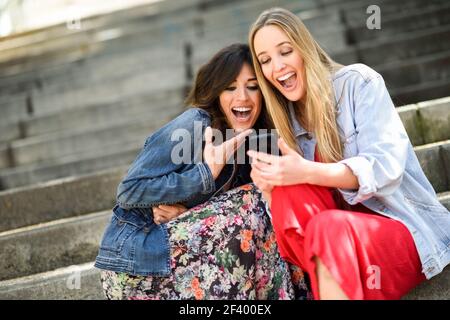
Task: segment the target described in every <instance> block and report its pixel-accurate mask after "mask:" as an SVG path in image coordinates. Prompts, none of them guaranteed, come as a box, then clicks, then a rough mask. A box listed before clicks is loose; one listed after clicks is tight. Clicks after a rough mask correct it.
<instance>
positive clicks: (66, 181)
mask: <svg viewBox="0 0 450 320" xmlns="http://www.w3.org/2000/svg"><path fill="white" fill-rule="evenodd" d="M126 171H127V167H126V166H124V167H116V168H113V169H108V170H103V171H99V172H96V173H94V174H89V175H83V176H77V177H69V178H62V179H56V180H52V181H49V182H43V183H39V184H36V185H33V186H26V187H22V188H15V189H10V190H7V191H2V192H0V232H2V231H7V230H12V229H16V228H21V227H25V226H30V225H34V224H38V223H44V222H49V221H52V220H57V219H62V218H69V217H73V216H79V215H83V214H86V213H90V212H97V211H101V210H106V209H109V208H112V207H113V206H114V204H115V201H116V199H115V195H116V190H117V186H118V185H119V183H120V181H121V179H122V178H123V177H124V176H125V174H126Z"/></svg>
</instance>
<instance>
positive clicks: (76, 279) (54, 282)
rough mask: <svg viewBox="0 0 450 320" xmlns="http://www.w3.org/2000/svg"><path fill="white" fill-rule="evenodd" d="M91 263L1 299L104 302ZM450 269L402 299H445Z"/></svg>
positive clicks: (19, 284)
mask: <svg viewBox="0 0 450 320" xmlns="http://www.w3.org/2000/svg"><path fill="white" fill-rule="evenodd" d="M93 265H94V263H93V262H90V263H85V264H82V265H74V266H70V267H66V268H60V269H57V270H55V271H50V272H46V273H41V274H35V275H31V276H28V277H22V278H18V279H13V280H6V281H2V282H0V299H4V300H28V299H33V300H47V299H51V300H53V299H57V300H66V299H67V300H104V299H105V296H104V293H103V289H102V286H101V282H100V270H99V269H96V268H94V266H93ZM449 283H450V268H449V267H447V268H446V269H444V271H443V272H442V273H441V274H439V275H437V276H436V277H435V278H433V279H431V280H429V281H426V282H424V283H422V284H421V285H419V286H418V287H416V288H414V289H413V290H412V291H411V292H410V293H408V294H407V295H406V296H405V297H403V298H402V300H447V299H448V297H449V296H450V286H449V285H448V284H449Z"/></svg>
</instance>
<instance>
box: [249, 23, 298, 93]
mask: <svg viewBox="0 0 450 320" xmlns="http://www.w3.org/2000/svg"><path fill="white" fill-rule="evenodd" d="M253 41H254V47H255V52H256V56H257V59H258V62H259V64H260V66H261V69H262V72H263V74H264V77H265V78H266V79H267V80H268V81H269V82H270V83H271V84H272V85H273V86H274V87H275V88H276V89H278V91H280V92H281V94H283V96H285V97H286V98H287V99H288V100H290V101H299V100H303V99H304V97H305V81H304V74H305V72H304V71H305V70H304V66H303V59H302V57H301V56H300V54H299V52H298V50H296V49H295V48H294V46H293V44H292V43H291V41H290V40H289V38H288V36H287V35H286V33H285V32H284V31H283V30H282V29H281V28H279V27H278V26H274V25H268V26H264V27H262V28H261V29H259V30H258V31H257V32H256V34H255V37H254V40H253Z"/></svg>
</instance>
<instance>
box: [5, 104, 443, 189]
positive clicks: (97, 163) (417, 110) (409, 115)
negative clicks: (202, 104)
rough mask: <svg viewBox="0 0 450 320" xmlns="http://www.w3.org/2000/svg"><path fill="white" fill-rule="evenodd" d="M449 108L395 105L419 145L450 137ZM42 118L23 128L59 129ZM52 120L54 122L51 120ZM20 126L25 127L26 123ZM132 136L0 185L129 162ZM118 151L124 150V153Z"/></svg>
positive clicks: (18, 173)
mask: <svg viewBox="0 0 450 320" xmlns="http://www.w3.org/2000/svg"><path fill="white" fill-rule="evenodd" d="M449 109H450V108H449V105H448V98H443V99H438V100H433V101H427V102H421V103H419V104H418V105H410V106H406V107H400V108H398V112H399V114H400V117H401V118H402V121H403V123H404V125H405V127H406V130H407V132H408V135H409V137H410V139H411V141H412V143H413V145H415V146H418V145H422V144H426V143H432V142H436V141H441V140H446V139H449V138H450V137H449V132H450V130H447V128H448V126H449V123H450V120H449V119H448V118H449V117H448V113H449ZM81 110H82V109H80V112H81ZM77 114H78V115H80V114H81V113H78V112H74V113H73V114H71V113H68V114H66V115H70V116H68V117H66V118H64V119H66V120H62V121H63V122H62V128H64V127H66V126H67V130H68V129H70V127H71V126H72V125H71V124H70V123H71V122H70V121H71V119H75V123H76V122H80V126H81V127H83V123H82V122H81V119H82V117H83V116H75V115H77ZM63 115H64V113H63ZM435 115H438V116H435ZM52 117H57V115H54V116H51V117H49V118H50V119H56V118H52ZM38 119H41V118H38ZM42 119H43V122H42V124H41V125H38V124H33V123H32V124H31V125H30V127H29V129H25V130H24V131H26V130H30V132H34V133H39V130H41V129H39V128H45V126H46V125H47V126H48V127H49V128H50V129H52V130H53V129H55V130H56V129H58V128H59V127H58V125H52V124H47V121H46V120H48V118H47V117H44V118H42ZM44 119H45V120H44ZM38 123H39V122H38ZM51 123H55V122H53V121H51ZM161 123H162V122H161ZM419 124H420V125H419ZM23 127H24V128H27V127H26V126H23ZM433 128H436V130H433ZM33 130H34V131H33ZM42 130H43V129H42ZM83 131H85V129H83ZM40 133H42V132H40ZM55 135H56V137H60V135H59V134H58V133H55ZM135 138H136V140H135V143H133V144H128V148H127V149H126V150H124V147H123V146H120V145H118V146H117V148H115V147H114V146H112V147H111V148H105V146H103V148H100V150H98V151H99V152H98V153H97V152H95V153H90V152H87V153H85V155H83V154H74V155H68V156H65V157H62V158H58V159H53V160H52V159H48V160H46V163H42V164H34V165H20V166H17V167H15V168H8V169H2V170H0V188H3V189H7V188H12V187H18V186H22V185H27V184H32V183H37V182H40V181H46V180H50V179H55V178H60V177H64V176H69V175H74V174H75V175H76V174H85V173H90V172H93V171H95V170H98V169H104V168H108V167H112V166H116V165H125V164H128V163H130V162H131V161H132V159H133V158H134V156H135V154H137V152H138V151H139V149H140V147H141V146H142V144H143V139H144V138H143V137H142V138H140V139H139V137H137V136H136V137H135ZM25 140H27V139H25ZM27 141H28V140H27ZM32 141H33V140H32ZM41 141H42V140H41ZM43 141H45V140H43ZM55 143H56V142H55ZM3 150H4V152H3V153H2V152H0V160H2V159H3V161H0V164H2V163H3V165H4V166H7V165H11V164H10V162H9V150H8V148H7V146H6V147H4V149H3ZM0 151H1V148H0ZM95 151H97V150H95ZM121 151H123V153H122V152H121ZM96 157H98V159H96Z"/></svg>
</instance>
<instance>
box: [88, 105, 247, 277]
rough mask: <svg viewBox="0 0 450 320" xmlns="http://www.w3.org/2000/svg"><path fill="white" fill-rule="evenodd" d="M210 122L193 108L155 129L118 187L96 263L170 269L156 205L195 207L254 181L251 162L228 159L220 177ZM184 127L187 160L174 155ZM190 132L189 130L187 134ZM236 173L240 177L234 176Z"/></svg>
mask: <svg viewBox="0 0 450 320" xmlns="http://www.w3.org/2000/svg"><path fill="white" fill-rule="evenodd" d="M210 124H211V119H210V115H209V114H208V113H207V112H206V111H204V110H202V109H198V108H190V109H188V110H187V111H185V112H184V113H183V114H181V115H180V116H178V117H177V118H175V119H173V120H172V121H170V122H169V123H168V124H166V125H165V126H164V127H162V128H161V129H159V130H158V131H156V132H155V133H153V134H152V135H150V136H149V137H148V138H147V139H146V141H145V144H144V147H143V149H142V151H141V152H140V153H139V155H138V156H137V158H136V160H135V161H134V162H133V163H132V165H131V166H130V169H129V170H128V173H127V175H126V177H125V178H124V179H123V180H122V182H121V183H120V184H119V186H118V188H117V205H116V206H115V207H114V208H113V213H112V216H111V220H110V222H109V224H108V225H107V227H106V230H105V232H104V235H103V238H102V241H101V243H100V248H99V252H98V255H97V258H96V260H95V267H97V268H99V269H105V270H111V271H116V272H125V273H129V274H133V275H144V276H146V275H153V276H167V275H169V274H170V271H171V269H170V247H169V239H168V237H169V235H168V232H167V227H166V225H165V224H161V225H157V224H155V223H154V222H153V214H152V207H154V206H156V205H158V204H174V203H182V204H183V205H184V206H186V207H187V208H192V207H194V206H196V205H198V204H200V203H203V202H205V201H206V200H208V199H210V198H211V197H213V196H214V195H216V194H218V193H220V192H221V191H222V190H223V186H224V185H225V184H227V183H228V182H230V183H231V187H236V186H238V185H243V184H245V183H249V182H250V181H251V179H250V166H249V165H235V164H227V165H226V166H225V167H224V169H222V171H221V172H220V175H219V176H218V177H217V179H216V180H214V179H213V176H212V174H211V171H210V169H209V167H208V165H206V164H205V163H204V162H201V161H200V160H201V154H202V151H203V143H202V141H203V132H204V129H205V128H206V127H207V126H209V125H210ZM177 129H181V130H183V131H184V132H185V133H188V135H189V137H190V145H191V148H190V150H191V151H192V153H191V155H190V158H189V160H190V161H188V163H180V164H176V163H174V161H172V158H171V154H172V150H173V148H174V147H175V146H176V145H178V144H179V143H180V141H179V140H177V139H172V134H173V133H174V131H175V130H177ZM185 137H186V136H185ZM233 173H235V175H234V176H235V178H234V179H233V180H231V177H232V176H233Z"/></svg>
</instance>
